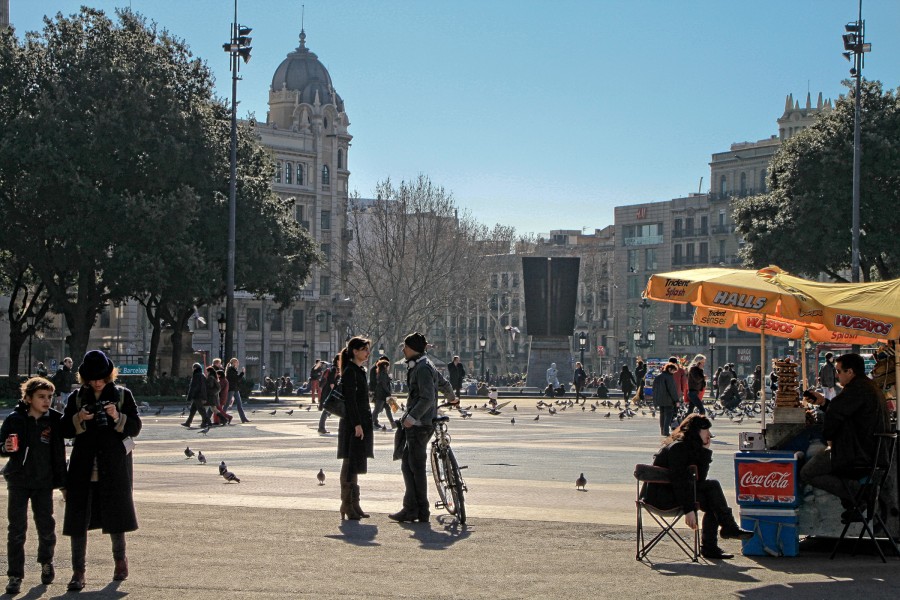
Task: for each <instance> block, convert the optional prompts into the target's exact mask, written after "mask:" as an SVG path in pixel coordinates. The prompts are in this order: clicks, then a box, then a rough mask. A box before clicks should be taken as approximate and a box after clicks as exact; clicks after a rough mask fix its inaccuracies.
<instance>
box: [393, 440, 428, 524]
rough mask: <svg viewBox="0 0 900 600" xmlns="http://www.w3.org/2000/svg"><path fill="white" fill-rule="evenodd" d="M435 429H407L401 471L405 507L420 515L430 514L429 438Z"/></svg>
mask: <svg viewBox="0 0 900 600" xmlns="http://www.w3.org/2000/svg"><path fill="white" fill-rule="evenodd" d="M433 433H434V429H432V428H431V427H418V426H413V427H410V428H409V429H407V430H406V447H405V448H404V449H403V457H402V460H401V471H402V472H403V483H404V484H405V486H406V492H405V493H404V495H403V508H404V509H406V510H407V511H409V512H415V513H417V514H418V515H419V516H420V517H424V516H426V515H428V514H430V508H431V507H430V505H429V504H428V474H427V470H426V463H427V451H428V440H430V439H431V435H432V434H433Z"/></svg>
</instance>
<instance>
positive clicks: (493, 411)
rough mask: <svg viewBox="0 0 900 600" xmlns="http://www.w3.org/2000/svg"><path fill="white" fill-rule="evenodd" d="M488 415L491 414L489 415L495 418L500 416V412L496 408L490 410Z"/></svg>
mask: <svg viewBox="0 0 900 600" xmlns="http://www.w3.org/2000/svg"><path fill="white" fill-rule="evenodd" d="M488 414H489V415H494V416H495V417H496V416H497V415H499V414H500V411H499V410H497V409H496V408H491V409H488Z"/></svg>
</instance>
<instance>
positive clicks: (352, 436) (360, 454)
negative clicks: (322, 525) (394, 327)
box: [337, 337, 375, 520]
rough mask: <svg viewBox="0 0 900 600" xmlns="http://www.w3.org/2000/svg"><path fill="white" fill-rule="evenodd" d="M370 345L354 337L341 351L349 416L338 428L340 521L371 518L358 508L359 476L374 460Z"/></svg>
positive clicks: (342, 385)
mask: <svg viewBox="0 0 900 600" xmlns="http://www.w3.org/2000/svg"><path fill="white" fill-rule="evenodd" d="M370 344H371V342H370V341H369V340H367V339H366V338H363V337H353V338H350V341H349V342H347V347H346V348H344V349H343V350H342V351H341V367H342V371H341V392H342V393H343V395H344V402H345V404H346V414H345V415H344V417H343V418H341V422H340V425H338V450H337V457H338V458H342V459H344V463H343V464H342V465H341V520H343V519H344V517H345V516H346V517H347V518H348V519H353V520H359V519H360V518H367V517H368V516H369V515H368V514H366V513H365V512H363V510H362V508H361V507H360V505H359V485H358V483H357V482H358V476H359V475H360V474H365V473H366V469H367V464H368V459H370V458H374V457H375V455H374V452H373V448H374V444H373V440H374V438H373V435H372V417H371V413H370V412H369V390H368V387H367V385H366V379H367V378H366V370H365V367H363V365H364V364H366V363H367V362H368V361H369V345H370Z"/></svg>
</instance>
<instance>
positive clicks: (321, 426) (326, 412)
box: [319, 410, 331, 431]
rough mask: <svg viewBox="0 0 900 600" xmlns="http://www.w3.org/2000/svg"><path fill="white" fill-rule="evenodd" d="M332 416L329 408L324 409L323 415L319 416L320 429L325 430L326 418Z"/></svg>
mask: <svg viewBox="0 0 900 600" xmlns="http://www.w3.org/2000/svg"><path fill="white" fill-rule="evenodd" d="M330 416H331V413H330V412H328V411H327V410H323V411H322V416H321V417H319V431H325V420H326V419H328V417H330Z"/></svg>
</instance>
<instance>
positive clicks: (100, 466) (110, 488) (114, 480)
mask: <svg viewBox="0 0 900 600" xmlns="http://www.w3.org/2000/svg"><path fill="white" fill-rule="evenodd" d="M117 375H118V372H117V370H116V368H115V367H114V366H113V363H112V361H111V360H110V359H109V357H107V356H106V354H104V353H103V352H101V351H100V350H91V351H89V352H88V353H87V354H85V355H84V360H83V361H82V363H81V366H80V367H78V380H79V383H81V388H79V390H78V391H77V392H76V393H73V394H71V395H70V396H69V400H68V402H67V403H66V410H65V413H64V415H63V419H62V433H63V437H66V438H75V442H74V444H73V446H72V455H71V457H70V458H69V470H68V474H67V476H66V510H65V517H64V520H63V535H67V536H70V537H71V539H72V571H73V573H72V580H71V581H70V582H69V591H79V590H81V589H83V588H84V571H85V557H86V554H87V532H88V530H89V529H97V528H102V530H103V533H108V534H109V536H110V538H111V539H112V551H113V559H114V561H115V570H114V572H113V580H115V581H123V580H124V579H126V578H127V577H128V559H127V558H126V556H125V533H126V532H128V531H134V530H136V529H137V528H138V524H137V516H136V514H135V511H134V499H133V498H132V489H131V486H132V470H131V445H133V442H132V441H131V440H130V439H126V438H131V437H135V436H137V435H138V434H139V433H140V431H141V418H140V416H139V415H138V410H137V406H136V404H135V402H134V396H132V395H131V392H130V391H129V390H127V389H125V388H117V387H116V386H115V384H114V383H113V381H114V380H115V378H116V376H117Z"/></svg>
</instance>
